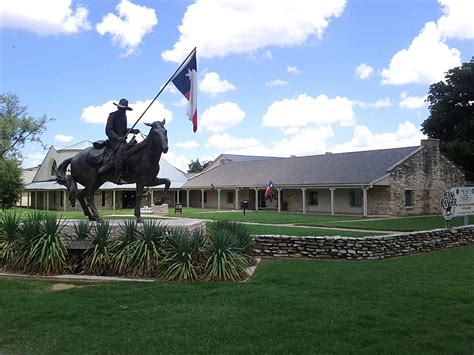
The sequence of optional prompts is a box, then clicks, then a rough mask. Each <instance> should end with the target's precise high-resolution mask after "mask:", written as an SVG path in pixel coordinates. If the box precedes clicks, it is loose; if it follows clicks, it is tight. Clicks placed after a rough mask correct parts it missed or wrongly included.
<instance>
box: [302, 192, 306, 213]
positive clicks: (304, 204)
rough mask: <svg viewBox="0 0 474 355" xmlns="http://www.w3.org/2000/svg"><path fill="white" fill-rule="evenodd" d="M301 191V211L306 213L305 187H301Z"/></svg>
mask: <svg viewBox="0 0 474 355" xmlns="http://www.w3.org/2000/svg"><path fill="white" fill-rule="evenodd" d="M301 192H302V193H303V213H306V189H301Z"/></svg>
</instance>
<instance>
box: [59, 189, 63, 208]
mask: <svg viewBox="0 0 474 355" xmlns="http://www.w3.org/2000/svg"><path fill="white" fill-rule="evenodd" d="M63 194H64V191H61V192H60V194H59V198H60V199H61V201H59V203H60V204H61V207H64V195H63Z"/></svg>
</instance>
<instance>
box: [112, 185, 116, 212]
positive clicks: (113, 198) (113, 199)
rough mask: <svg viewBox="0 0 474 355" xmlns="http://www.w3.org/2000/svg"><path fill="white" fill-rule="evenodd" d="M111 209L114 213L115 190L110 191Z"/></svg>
mask: <svg viewBox="0 0 474 355" xmlns="http://www.w3.org/2000/svg"><path fill="white" fill-rule="evenodd" d="M112 209H113V210H114V211H115V189H113V190H112Z"/></svg>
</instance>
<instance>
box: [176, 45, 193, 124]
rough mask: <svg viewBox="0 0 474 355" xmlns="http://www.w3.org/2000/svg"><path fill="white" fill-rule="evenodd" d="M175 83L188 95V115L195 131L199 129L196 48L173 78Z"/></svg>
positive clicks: (185, 95)
mask: <svg viewBox="0 0 474 355" xmlns="http://www.w3.org/2000/svg"><path fill="white" fill-rule="evenodd" d="M172 81H173V84H174V85H175V86H176V88H177V89H178V90H179V91H180V92H181V93H182V94H183V95H184V97H186V99H187V100H188V101H189V102H188V110H187V111H186V115H187V116H188V117H189V120H190V121H191V122H192V123H193V132H196V131H197V89H198V87H197V64H196V50H194V53H193V54H192V55H191V56H190V58H189V59H188V61H187V62H186V63H185V64H183V67H182V68H181V70H180V71H179V72H178V73H176V75H175V76H174V78H173V80H172Z"/></svg>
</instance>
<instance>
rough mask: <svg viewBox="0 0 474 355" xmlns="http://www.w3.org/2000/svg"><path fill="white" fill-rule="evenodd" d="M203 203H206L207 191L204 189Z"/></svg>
mask: <svg viewBox="0 0 474 355" xmlns="http://www.w3.org/2000/svg"><path fill="white" fill-rule="evenodd" d="M204 203H207V191H204Z"/></svg>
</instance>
